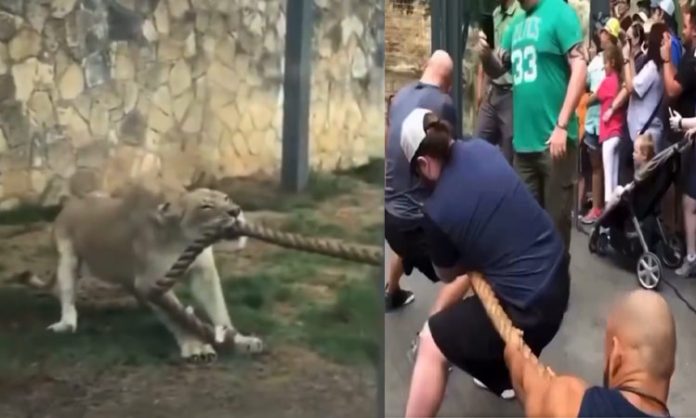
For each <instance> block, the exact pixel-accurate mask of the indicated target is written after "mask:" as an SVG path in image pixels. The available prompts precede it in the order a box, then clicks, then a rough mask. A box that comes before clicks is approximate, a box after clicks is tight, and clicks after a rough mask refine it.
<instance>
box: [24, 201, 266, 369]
mask: <svg viewBox="0 0 696 418" xmlns="http://www.w3.org/2000/svg"><path fill="white" fill-rule="evenodd" d="M232 218H237V219H238V220H240V221H243V220H244V219H243V214H242V211H241V209H240V208H239V206H237V205H236V204H234V203H233V202H232V201H230V199H229V197H228V196H227V195H225V194H224V193H221V192H218V191H214V190H210V189H196V190H193V191H188V192H181V193H177V194H176V195H175V197H173V198H172V199H165V198H164V196H163V195H162V194H157V193H153V192H151V191H148V190H146V189H145V188H141V187H130V188H129V189H127V190H125V191H124V192H122V193H120V194H119V195H115V196H108V195H105V194H92V195H88V196H86V197H83V198H75V199H72V200H68V202H67V203H66V205H65V206H64V208H63V210H62V211H61V212H60V214H59V215H58V217H57V218H56V220H55V223H54V227H53V240H54V243H55V246H56V249H57V251H58V255H59V258H58V267H57V272H56V275H55V276H56V279H55V280H54V283H51V282H49V283H43V284H44V285H45V286H51V285H53V286H54V291H55V293H56V295H57V297H58V298H59V299H60V304H61V317H60V321H58V322H56V323H54V324H52V325H50V326H49V327H48V329H50V330H52V331H54V332H75V331H76V329H77V310H76V309H75V282H76V279H77V278H78V277H80V276H81V275H89V276H91V277H95V278H99V279H101V280H105V281H108V282H111V283H115V284H119V285H121V286H123V287H124V288H126V289H127V290H129V291H131V292H135V293H136V294H137V295H140V296H141V299H142V297H143V296H144V297H147V296H146V295H148V294H149V289H150V288H151V286H153V285H154V284H155V282H156V281H157V280H158V279H160V278H162V277H163V276H164V274H165V273H166V272H167V270H168V269H169V268H170V267H171V266H172V264H173V263H174V262H175V261H176V260H177V258H178V257H179V256H180V255H181V253H182V252H183V251H184V249H185V248H186V246H187V245H188V244H189V243H190V242H191V241H193V240H194V239H196V238H198V237H200V236H201V234H202V232H203V231H204V230H205V229H206V228H209V227H211V226H212V225H215V224H216V223H218V222H220V221H222V220H231V219H232ZM187 279H188V282H189V284H190V286H191V292H192V294H193V297H194V299H195V300H196V302H197V303H198V304H200V306H201V308H202V309H203V310H204V311H205V313H206V314H207V316H208V317H209V318H210V320H211V321H212V323H213V325H214V326H216V327H224V328H232V322H231V320H230V316H229V313H228V312H227V307H226V305H225V300H224V297H223V293H222V288H221V285H220V277H219V275H218V272H217V268H216V267H215V258H214V256H213V249H212V247H208V248H206V249H205V250H204V251H203V252H202V253H201V254H200V255H199V256H198V258H197V259H196V260H195V261H194V262H193V264H192V265H191V267H190V269H189V270H188V271H187ZM31 281H32V282H33V283H34V284H36V283H39V282H41V280H40V279H38V278H37V277H32V279H31ZM165 297H172V298H176V296H175V295H174V293H173V292H172V291H171V290H170V291H168V292H167V293H166V294H165ZM146 303H147V304H148V305H149V306H150V307H151V308H152V309H153V310H154V311H155V313H156V314H157V315H158V317H159V318H160V319H161V320H162V321H163V322H164V324H165V325H166V326H167V328H168V329H169V330H170V331H171V332H172V334H174V338H175V339H176V341H177V343H178V344H179V348H180V350H181V356H182V357H183V358H184V359H188V360H193V361H200V360H203V361H211V360H213V359H215V357H216V353H215V350H214V349H213V347H212V346H211V345H209V344H207V343H206V342H204V341H202V340H201V339H200V338H199V337H197V336H195V335H193V334H192V333H191V332H189V331H188V330H186V329H184V328H183V327H182V326H180V325H179V324H178V323H176V322H175V321H174V320H173V319H172V318H170V317H169V316H168V315H167V314H166V313H165V312H164V311H162V310H161V309H160V308H159V307H157V306H156V305H155V304H153V303H152V302H151V301H149V300H146ZM234 342H235V345H237V346H238V347H239V348H242V349H244V350H245V351H251V352H258V351H261V349H262V343H261V340H259V339H258V338H255V337H250V336H244V335H241V334H236V336H235V339H234Z"/></svg>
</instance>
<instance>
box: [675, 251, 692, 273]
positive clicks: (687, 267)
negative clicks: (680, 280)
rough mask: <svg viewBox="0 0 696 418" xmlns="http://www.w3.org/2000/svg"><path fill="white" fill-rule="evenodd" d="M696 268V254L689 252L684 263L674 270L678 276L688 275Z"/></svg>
mask: <svg viewBox="0 0 696 418" xmlns="http://www.w3.org/2000/svg"><path fill="white" fill-rule="evenodd" d="M695 270H696V255H694V254H689V255H687V256H686V257H685V258H684V263H683V264H682V265H681V267H679V268H678V269H676V270H674V272H675V273H676V274H677V276H681V277H688V276H691V275H692V274H693V273H694V271H695Z"/></svg>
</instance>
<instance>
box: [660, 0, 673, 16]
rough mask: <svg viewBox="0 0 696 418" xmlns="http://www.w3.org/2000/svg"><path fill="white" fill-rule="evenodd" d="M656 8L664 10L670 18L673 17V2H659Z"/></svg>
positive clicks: (663, 0) (662, 0) (668, 0)
mask: <svg viewBox="0 0 696 418" xmlns="http://www.w3.org/2000/svg"><path fill="white" fill-rule="evenodd" d="M657 7H659V8H660V9H662V10H664V12H665V13H667V14H668V15H670V16H674V0H660V1H659V2H658V3H657Z"/></svg>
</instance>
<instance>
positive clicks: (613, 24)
mask: <svg viewBox="0 0 696 418" xmlns="http://www.w3.org/2000/svg"><path fill="white" fill-rule="evenodd" d="M602 30H603V31H605V32H607V33H608V34H609V35H611V36H613V37H614V38H618V37H619V33H621V23H620V22H619V19H617V18H615V17H612V18H610V19H608V20H607V21H606V23H604V27H603V28H602Z"/></svg>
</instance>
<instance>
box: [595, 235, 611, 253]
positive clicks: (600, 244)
mask: <svg viewBox="0 0 696 418" xmlns="http://www.w3.org/2000/svg"><path fill="white" fill-rule="evenodd" d="M597 254H598V255H600V256H605V255H607V254H609V235H608V234H607V233H600V234H599V235H598V237H597Z"/></svg>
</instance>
